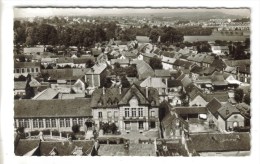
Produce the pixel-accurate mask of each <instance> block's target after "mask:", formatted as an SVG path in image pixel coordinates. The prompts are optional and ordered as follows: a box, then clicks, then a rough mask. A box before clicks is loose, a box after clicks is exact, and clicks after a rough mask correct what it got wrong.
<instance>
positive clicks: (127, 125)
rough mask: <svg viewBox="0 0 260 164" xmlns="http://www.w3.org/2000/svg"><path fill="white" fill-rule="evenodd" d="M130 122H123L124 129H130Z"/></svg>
mask: <svg viewBox="0 0 260 164" xmlns="http://www.w3.org/2000/svg"><path fill="white" fill-rule="evenodd" d="M130 129H131V127H130V122H125V130H130Z"/></svg>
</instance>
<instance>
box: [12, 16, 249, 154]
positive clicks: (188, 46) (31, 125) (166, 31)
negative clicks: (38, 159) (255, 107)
mask: <svg viewBox="0 0 260 164" xmlns="http://www.w3.org/2000/svg"><path fill="white" fill-rule="evenodd" d="M53 19H54V18H53ZM55 19H57V18H55ZM94 19H95V18H93V19H90V20H91V21H89V20H88V21H86V22H87V23H91V24H92V26H95V27H96V26H98V25H96V22H98V21H94ZM96 19H97V18H96ZM100 19H101V18H100ZM113 19H115V18H113ZM126 19H129V18H128V17H127V18H126ZM60 20H61V19H60ZM111 20H112V18H111ZM242 20H243V21H244V19H241V21H242ZM16 21H17V20H16ZM45 21H46V20H45ZM99 21H100V20H99ZM158 21H159V19H158V18H157V21H153V20H152V21H149V20H148V21H147V20H146V19H143V21H139V22H138V24H141V25H140V27H132V25H131V26H129V27H126V25H125V24H122V22H119V24H118V23H117V24H115V26H112V25H111V24H112V23H111V24H110V26H107V28H105V30H103V31H102V30H101V32H100V31H98V32H97V31H95V34H96V33H101V34H102V35H101V36H103V35H107V33H108V34H110V33H109V32H108V31H109V29H110V30H111V29H112V30H113V29H114V28H110V27H117V28H121V29H122V31H117V30H115V31H116V32H115V34H114V35H115V36H116V37H112V36H113V35H112V36H110V37H106V38H104V39H100V40H99V41H98V39H97V40H95V41H93V42H91V43H93V44H90V43H89V42H88V37H85V38H83V40H79V41H75V40H73V41H72V40H71V41H70V43H72V42H73V43H74V42H75V43H77V45H76V44H72V45H61V44H62V43H60V44H59V45H58V44H56V43H55V44H50V43H51V42H48V40H53V38H52V37H51V36H52V35H54V34H56V33H57V32H53V31H52V29H51V28H50V27H49V26H52V24H53V23H52V24H50V23H46V24H47V25H48V27H47V25H45V27H46V29H49V30H50V29H51V30H50V31H49V33H48V32H46V31H45V32H42V33H40V34H39V36H38V35H37V37H39V38H40V35H43V36H41V37H44V38H47V39H48V40H47V42H44V41H43V40H41V39H40V40H41V41H42V42H37V43H36V42H33V41H32V40H33V37H34V35H33V33H34V32H35V30H34V29H33V26H34V25H30V26H29V27H28V28H27V29H26V30H27V31H26V33H27V37H25V39H24V40H23V39H21V38H19V37H21V35H22V33H19V30H20V31H21V29H22V28H21V26H22V25H21V24H22V22H23V21H20V22H18V21H17V22H16V23H17V24H15V25H17V28H16V29H17V30H16V31H15V32H16V34H15V37H16V41H17V42H16V43H17V44H15V45H14V133H15V139H14V148H15V149H14V150H15V155H18V156H55V155H56V156H69V155H83V156H189V157H191V156H247V155H249V154H250V147H251V146H250V129H251V124H250V119H251V114H250V113H251V112H250V92H251V89H250V81H251V73H250V31H249V30H250V29H249V22H247V21H248V20H247V19H246V23H245V22H243V21H242V22H239V19H209V20H207V21H206V22H205V21H204V20H200V21H196V22H195V23H194V22H192V21H188V22H185V21H184V22H181V21H175V22H173V24H175V26H174V25H173V27H171V26H167V27H166V26H163V27H159V26H158V27H154V26H155V24H156V23H158ZM168 21H169V20H167V22H168ZM71 22H74V23H75V22H76V23H77V24H80V23H81V22H79V19H75V18H74V19H72V20H71ZM130 22H131V21H130ZM169 22H170V21H169ZM159 23H160V24H163V25H164V23H165V21H162V22H159ZM28 24H30V23H28ZM72 24H73V23H72ZM133 24H134V23H133ZM43 25H44V24H43ZM201 25H203V26H201ZM39 26H42V24H40V25H39ZM187 26H188V27H192V28H194V27H193V26H198V28H202V29H203V28H206V30H209V29H210V30H211V31H212V33H213V35H217V36H218V37H217V39H213V40H212V37H209V39H208V40H204V39H202V40H196V41H185V36H183V34H181V33H180V30H176V29H175V28H177V27H181V28H182V27H185V28H187ZM235 27H237V28H235ZM19 28H20V29H19ZM53 28H54V29H55V28H60V27H58V26H56V25H55V26H53ZM117 28H116V29H117ZM133 28H136V29H139V31H138V30H137V32H136V33H135V35H134V34H132V31H131V30H133ZM61 29H62V28H61ZM147 29H149V31H150V34H149V35H145V33H144V35H137V34H139V33H140V31H141V30H144V31H145V30H147ZM177 29H178V28H177ZM127 30H129V31H127ZM61 31H62V30H61ZM83 31H84V30H83ZM90 31H91V28H90ZM130 31H131V33H130ZM223 31H224V32H223ZM128 32H129V33H128ZM35 33H36V32H35ZM64 33H66V32H64ZM116 33H118V35H116ZM187 33H189V32H187ZM214 33H215V34H214ZM216 33H217V34H216ZM221 33H222V34H221ZM223 33H224V34H225V35H226V36H225V37H224V38H225V39H223V40H221V36H222V35H224V34H223ZM84 34H85V33H84ZM128 34H129V36H130V35H131V37H126V36H128ZM80 35H83V33H80ZM87 35H89V34H87ZM231 35H232V36H233V35H236V36H240V38H239V39H238V40H234V38H232V36H231ZM47 36H48V37H47ZM70 36H71V38H74V39H77V38H76V37H74V36H72V35H70ZM96 36H98V35H95V38H96ZM117 36H119V37H117ZM241 36H242V37H241ZM229 37H230V38H232V40H231V39H230V40H228V38H229ZM204 38H207V36H204ZM19 39H20V40H19ZM65 39H66V38H62V40H65ZM92 39H93V38H92ZM23 41H24V42H25V43H24V44H20V43H21V42H23ZM43 42H44V44H43ZM81 42H84V43H85V42H86V44H87V43H89V45H87V46H84V45H83V43H82V45H81Z"/></svg>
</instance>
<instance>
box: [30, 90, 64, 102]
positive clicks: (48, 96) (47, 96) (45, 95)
mask: <svg viewBox="0 0 260 164" xmlns="http://www.w3.org/2000/svg"><path fill="white" fill-rule="evenodd" d="M58 94H59V92H58V91H56V90H54V89H52V88H47V89H45V90H44V91H42V92H40V93H39V94H37V95H36V96H34V97H33V98H32V99H33V100H52V99H53V98H55V97H56V96H57V95H58Z"/></svg>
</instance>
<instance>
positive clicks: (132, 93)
mask: <svg viewBox="0 0 260 164" xmlns="http://www.w3.org/2000/svg"><path fill="white" fill-rule="evenodd" d="M133 97H136V99H137V100H138V102H139V104H149V101H148V100H147V98H146V97H145V96H144V95H143V93H142V92H141V91H140V90H139V89H138V88H137V87H136V86H135V85H132V87H131V88H130V89H129V90H128V91H127V92H126V94H125V95H124V96H123V98H122V99H121V100H120V102H119V105H126V104H129V102H130V100H131V99H132V98H133ZM131 102H132V103H133V100H132V101H131Z"/></svg>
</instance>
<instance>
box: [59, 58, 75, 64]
mask: <svg viewBox="0 0 260 164" xmlns="http://www.w3.org/2000/svg"><path fill="white" fill-rule="evenodd" d="M57 63H73V58H70V57H61V58H58V59H57Z"/></svg>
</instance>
